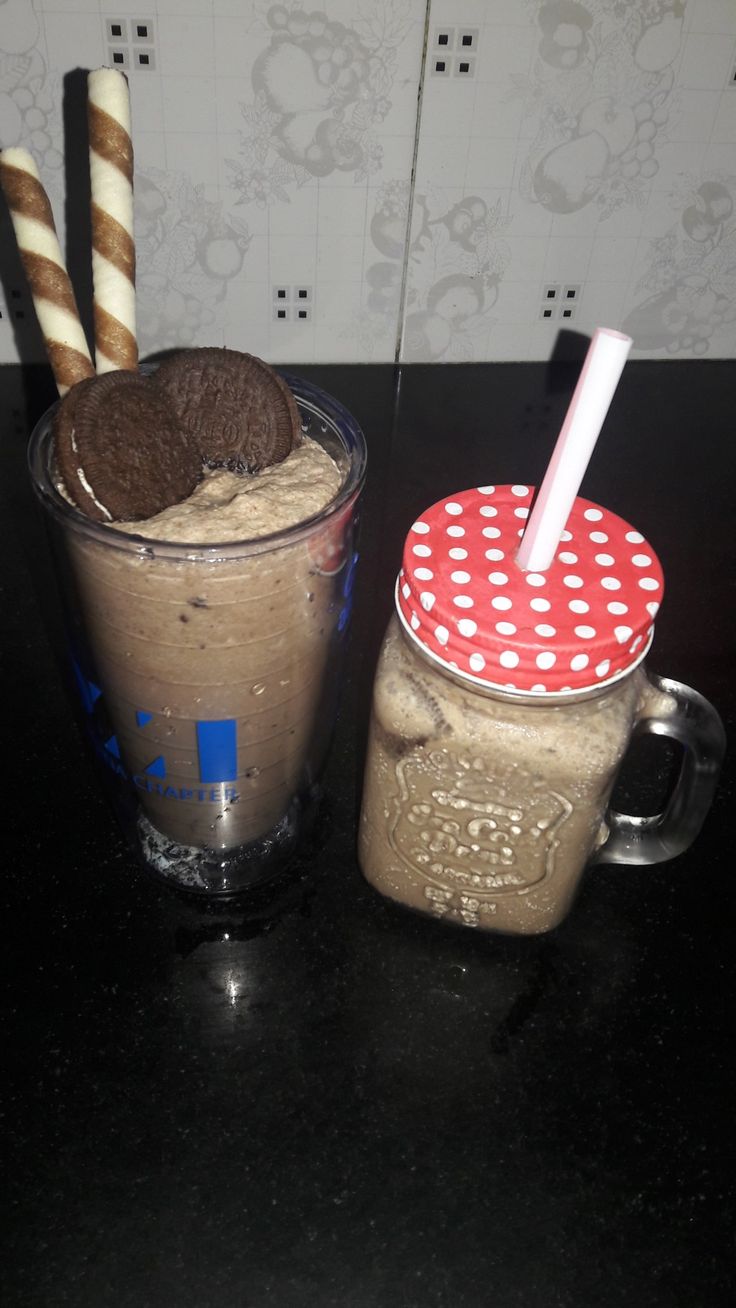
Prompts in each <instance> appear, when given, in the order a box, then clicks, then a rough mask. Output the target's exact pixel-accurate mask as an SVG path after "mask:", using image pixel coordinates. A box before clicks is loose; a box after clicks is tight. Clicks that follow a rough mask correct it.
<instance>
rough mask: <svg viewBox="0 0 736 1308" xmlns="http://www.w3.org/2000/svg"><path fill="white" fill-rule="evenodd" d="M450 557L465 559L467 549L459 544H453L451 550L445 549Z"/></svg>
mask: <svg viewBox="0 0 736 1308" xmlns="http://www.w3.org/2000/svg"><path fill="white" fill-rule="evenodd" d="M447 552H448V554H449V555H450V558H451V559H467V557H468V551H467V550H464V549H462V547H461V546H460V545H453V547H452V549H451V550H448V551H447Z"/></svg>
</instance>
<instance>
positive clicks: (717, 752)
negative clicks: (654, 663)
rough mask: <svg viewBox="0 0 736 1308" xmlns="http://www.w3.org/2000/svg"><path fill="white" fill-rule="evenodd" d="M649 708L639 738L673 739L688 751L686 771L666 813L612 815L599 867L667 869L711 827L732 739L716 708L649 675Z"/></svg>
mask: <svg viewBox="0 0 736 1308" xmlns="http://www.w3.org/2000/svg"><path fill="white" fill-rule="evenodd" d="M648 677H649V686H648V688H647V690H646V692H645V702H644V707H643V710H642V713H641V716H640V717H639V720H638V722H637V723H636V725H635V727H634V735H635V736H636V735H641V734H645V733H648V734H651V735H655V736H669V737H670V738H671V739H672V740H676V741H679V743H680V744H681V745H682V746H683V754H682V762H681V764H680V771H679V775H678V777H677V781H676V782H675V786H674V789H673V791H672V794H671V796H670V799H669V801H668V803H667V806H666V808H665V809H664V811H663V812H662V813H656V814H653V815H652V816H651V817H632V816H631V815H630V814H628V813H617V812H616V811H615V810H614V809H609V811H608V813H607V814H606V819H605V820H606V822H607V824H608V827H609V831H610V834H609V836H608V839H607V840H606V842H605V844H603V845H601V846H600V847H599V848H598V849H597V850H596V851H595V854H594V855H593V858H592V860H591V861H592V862H593V863H634V864H639V865H642V864H645V863H663V862H664V861H665V860H666V859H670V858H675V856H676V855H677V854H682V853H683V851H684V850H686V849H687V848H688V847H689V846H690V845H691V844H692V843H693V841H694V839H695V837H696V836H697V834H698V832H699V831H700V828H701V827H702V825H703V822H704V821H705V817H706V814H707V812H708V809H709V808H710V805H711V802H712V799H713V794H714V792H715V788H716V783H717V781H718V774H719V771H720V767H721V762H722V760H723V755H724V753H725V749H726V733H725V731H724V728H723V723H722V722H721V719H720V717H719V716H718V713H717V712H716V710H715V709H714V708H713V705H712V704H710V703H709V702H708V700H707V699H705V698H704V697H703V696H702V695H699V694H698V692H697V691H696V690H691V689H690V687H689V686H684V685H682V683H681V682H679V681H671V680H670V679H669V678H668V677H657V676H654V675H652V674H648Z"/></svg>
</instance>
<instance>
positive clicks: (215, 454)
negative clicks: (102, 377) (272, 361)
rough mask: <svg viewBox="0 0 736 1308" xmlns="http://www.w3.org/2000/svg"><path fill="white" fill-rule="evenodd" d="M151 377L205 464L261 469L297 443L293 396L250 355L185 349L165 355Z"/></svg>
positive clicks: (297, 420)
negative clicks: (167, 357) (178, 352)
mask: <svg viewBox="0 0 736 1308" xmlns="http://www.w3.org/2000/svg"><path fill="white" fill-rule="evenodd" d="M155 380H156V384H157V385H158V386H159V387H160V388H161V390H162V392H163V394H164V395H165V396H166V399H167V402H168V403H169V404H170V405H171V408H172V410H173V411H174V412H175V413H176V415H177V418H178V419H179V421H180V422H181V423H182V425H183V426H184V427H185V429H186V431H187V432H188V433H189V434H190V436H191V438H192V440H193V441H195V442H197V445H198V449H199V453H200V455H201V457H202V460H203V462H204V463H205V464H207V466H208V467H212V468H229V469H230V470H231V471H232V472H259V471H260V470H261V468H267V467H269V465H270V464H273V463H281V461H282V459H285V458H286V456H287V454H289V453H290V451H291V450H292V449H294V448H295V447H296V446H297V445H300V444H301V421H300V418H299V411H298V409H297V407H296V401H295V400H294V396H293V395H292V393H291V391H290V390H289V388H288V386H287V385H286V383H285V382H284V381H283V380H282V379H281V377H279V375H278V373H276V372H274V370H273V368H270V367H269V366H268V364H267V363H264V362H263V361H262V360H261V359H256V358H255V357H254V356H253V355H251V354H240V353H239V352H238V351H237V350H222V349H216V348H208V349H202V350H187V351H185V352H183V353H181V354H175V355H172V356H171V357H170V358H169V359H165V360H164V362H163V363H162V364H161V366H160V367H159V369H158V371H157V372H156V373H155Z"/></svg>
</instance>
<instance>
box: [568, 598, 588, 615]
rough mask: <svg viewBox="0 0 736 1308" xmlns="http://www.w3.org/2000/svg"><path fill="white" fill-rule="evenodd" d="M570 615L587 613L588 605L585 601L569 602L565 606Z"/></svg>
mask: <svg viewBox="0 0 736 1308" xmlns="http://www.w3.org/2000/svg"><path fill="white" fill-rule="evenodd" d="M567 607H568V608H569V610H570V612H571V613H589V612H590V605H589V604H588V603H587V602H586V601H585V600H570V603H569V604H568V606H567Z"/></svg>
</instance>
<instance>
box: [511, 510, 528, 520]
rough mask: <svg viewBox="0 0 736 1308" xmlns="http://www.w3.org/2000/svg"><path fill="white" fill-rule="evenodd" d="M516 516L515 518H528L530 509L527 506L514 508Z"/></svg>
mask: <svg viewBox="0 0 736 1308" xmlns="http://www.w3.org/2000/svg"><path fill="white" fill-rule="evenodd" d="M514 517H515V518H528V517H529V510H528V509H526V508H523V509H514Z"/></svg>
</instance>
